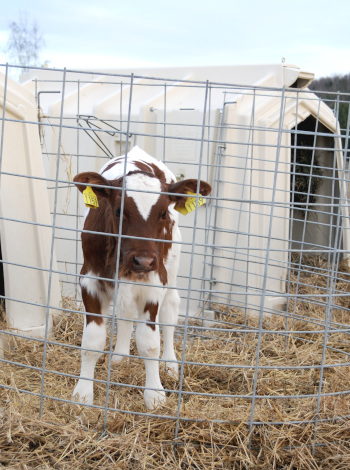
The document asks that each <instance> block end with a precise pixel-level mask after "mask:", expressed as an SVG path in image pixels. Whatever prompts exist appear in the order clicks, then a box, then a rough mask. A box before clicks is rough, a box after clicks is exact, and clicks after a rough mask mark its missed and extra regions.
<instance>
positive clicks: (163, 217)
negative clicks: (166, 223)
mask: <svg viewBox="0 0 350 470" xmlns="http://www.w3.org/2000/svg"><path fill="white" fill-rule="evenodd" d="M167 213H168V211H164V212H163V214H162V219H166V215H167Z"/></svg>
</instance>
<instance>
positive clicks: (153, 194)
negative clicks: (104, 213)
mask: <svg viewBox="0 0 350 470" xmlns="http://www.w3.org/2000/svg"><path fill="white" fill-rule="evenodd" d="M126 191H127V194H128V196H129V197H132V198H133V200H134V201H135V204H136V207H137V209H138V211H139V212H140V214H141V216H142V217H143V219H144V220H147V219H148V216H149V214H150V212H151V209H152V207H153V206H154V205H155V204H157V202H158V199H159V196H160V192H161V183H160V181H159V179H158V178H152V177H150V176H147V175H143V174H142V173H138V174H135V175H130V176H128V177H127V178H126ZM139 191H141V192H139ZM143 191H149V192H147V193H145V192H143Z"/></svg>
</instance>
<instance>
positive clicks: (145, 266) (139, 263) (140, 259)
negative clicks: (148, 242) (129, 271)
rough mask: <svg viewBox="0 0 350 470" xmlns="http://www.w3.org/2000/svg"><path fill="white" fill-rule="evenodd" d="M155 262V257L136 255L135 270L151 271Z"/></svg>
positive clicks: (134, 259)
mask: <svg viewBox="0 0 350 470" xmlns="http://www.w3.org/2000/svg"><path fill="white" fill-rule="evenodd" d="M154 264H155V258H154V257H148V256H134V257H133V265H134V269H135V271H151V270H152V268H153V266H154Z"/></svg>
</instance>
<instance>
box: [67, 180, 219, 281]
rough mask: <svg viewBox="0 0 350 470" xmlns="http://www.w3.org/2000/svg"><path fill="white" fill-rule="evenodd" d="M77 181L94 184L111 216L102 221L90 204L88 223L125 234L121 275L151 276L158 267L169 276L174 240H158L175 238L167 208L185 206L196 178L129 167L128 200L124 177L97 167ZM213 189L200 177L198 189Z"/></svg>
mask: <svg viewBox="0 0 350 470" xmlns="http://www.w3.org/2000/svg"><path fill="white" fill-rule="evenodd" d="M74 182H75V183H79V184H78V185H77V187H78V189H79V190H80V191H81V192H83V191H84V190H85V189H86V186H93V187H94V191H95V193H96V194H97V196H98V199H99V205H100V209H98V210H99V211H100V212H101V213H102V212H103V217H105V218H107V219H108V220H103V221H99V220H98V219H99V218H101V214H100V213H95V211H92V210H90V213H89V215H88V217H87V219H86V223H85V228H87V229H88V230H89V229H90V230H96V229H98V231H100V229H99V228H100V227H99V226H101V225H106V227H109V228H110V229H111V230H112V232H111V233H113V234H119V229H120V227H121V234H122V235H123V237H122V238H121V243H120V261H119V277H125V278H128V279H133V278H135V276H136V277H137V278H141V277H147V276H146V275H147V273H149V272H150V271H156V272H158V271H160V272H159V274H160V277H161V280H162V282H163V284H166V277H167V276H166V273H164V272H163V271H164V267H163V265H164V261H165V260H166V258H167V252H168V251H169V249H170V248H171V243H161V242H160V241H162V240H166V241H167V242H170V241H171V240H172V228H173V225H174V220H173V219H172V217H171V216H170V214H169V206H170V205H173V204H174V203H177V204H178V205H179V206H184V205H185V203H186V200H187V194H188V193H196V192H197V180H194V179H188V180H184V181H179V182H177V183H170V184H168V183H166V182H164V181H160V180H159V179H158V178H157V177H156V176H154V175H153V174H152V173H148V172H143V171H134V172H130V173H129V174H128V175H127V176H126V178H125V190H126V192H125V196H124V201H123V200H122V199H123V198H122V188H123V178H119V179H118V180H114V181H110V180H107V179H106V178H104V177H103V176H102V175H100V174H98V173H93V172H85V173H80V174H78V175H77V176H75V178H74ZM95 185H98V186H95ZM210 191H211V187H210V185H209V184H208V183H206V182H204V181H200V184H199V193H200V194H201V195H203V196H206V195H208V194H209V193H210ZM121 219H122V220H121ZM103 231H106V230H103ZM134 237H136V238H134ZM139 238H141V239H139ZM158 240H159V241H158ZM83 242H84V234H83ZM117 246H118V243H117V239H116V238H115V239H114V243H113V250H112V251H113V253H110V259H109V262H110V264H111V267H113V266H115V264H116V259H117V251H116V250H117ZM87 256H88V254H87ZM113 263H114V264H113Z"/></svg>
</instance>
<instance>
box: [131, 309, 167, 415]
mask: <svg viewBox="0 0 350 470" xmlns="http://www.w3.org/2000/svg"><path fill="white" fill-rule="evenodd" d="M157 318H158V303H147V304H146V306H145V309H144V315H142V316H141V319H142V320H143V321H144V323H138V325H137V327H136V344H137V349H138V351H139V354H140V355H141V356H143V357H144V358H145V359H144V361H145V369H146V384H145V391H144V398H145V402H146V406H147V408H149V409H154V408H157V406H159V405H161V404H162V403H164V401H165V392H164V389H163V386H162V383H161V381H160V377H159V361H158V359H159V354H160V335H159V325H156V324H155V322H157ZM148 358H149V359H148ZM156 359H157V360H156Z"/></svg>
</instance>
